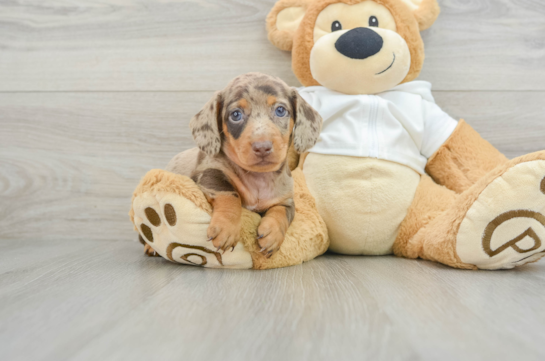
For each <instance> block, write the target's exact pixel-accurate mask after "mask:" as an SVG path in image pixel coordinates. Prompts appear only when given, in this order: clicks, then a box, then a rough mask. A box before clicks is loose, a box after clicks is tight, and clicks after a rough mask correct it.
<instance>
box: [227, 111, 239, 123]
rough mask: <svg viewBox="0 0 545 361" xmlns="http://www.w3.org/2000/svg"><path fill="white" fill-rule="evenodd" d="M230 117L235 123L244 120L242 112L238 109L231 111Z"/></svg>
mask: <svg viewBox="0 0 545 361" xmlns="http://www.w3.org/2000/svg"><path fill="white" fill-rule="evenodd" d="M229 118H230V119H231V121H233V122H235V123H236V122H240V121H241V120H242V112H241V111H240V110H238V109H237V110H235V111H234V112H232V113H231V116H230V117H229Z"/></svg>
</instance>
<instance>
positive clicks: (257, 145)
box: [252, 141, 273, 157]
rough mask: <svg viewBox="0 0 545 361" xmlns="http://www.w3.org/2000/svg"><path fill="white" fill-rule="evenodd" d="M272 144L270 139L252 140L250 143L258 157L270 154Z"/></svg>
mask: <svg viewBox="0 0 545 361" xmlns="http://www.w3.org/2000/svg"><path fill="white" fill-rule="evenodd" d="M272 147H273V144H272V142H270V141H267V142H254V143H252V150H253V151H254V153H255V154H256V155H258V156H260V157H264V156H266V155H269V154H271V152H272Z"/></svg>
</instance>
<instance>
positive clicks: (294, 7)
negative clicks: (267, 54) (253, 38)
mask: <svg viewBox="0 0 545 361" xmlns="http://www.w3.org/2000/svg"><path fill="white" fill-rule="evenodd" d="M309 1H310V0H280V1H278V2H277V3H276V5H274V7H273V9H272V10H271V12H270V13H269V15H268V16H267V32H268V33H269V40H270V42H271V43H273V45H274V46H276V47H277V48H279V49H281V50H286V51H289V50H291V49H292V47H293V37H294V36H295V32H296V31H297V28H299V24H301V21H302V20H303V17H304V16H305V12H306V10H307V4H308V3H309Z"/></svg>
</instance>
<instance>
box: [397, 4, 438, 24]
mask: <svg viewBox="0 0 545 361" xmlns="http://www.w3.org/2000/svg"><path fill="white" fill-rule="evenodd" d="M401 1H402V2H404V3H405V4H407V5H408V6H409V7H410V8H411V10H412V11H413V14H414V17H415V18H416V21H418V25H419V27H420V31H422V30H426V29H427V28H429V27H430V26H432V25H433V23H434V22H435V20H437V17H438V16H439V12H440V11H441V9H440V8H439V4H437V0H401Z"/></svg>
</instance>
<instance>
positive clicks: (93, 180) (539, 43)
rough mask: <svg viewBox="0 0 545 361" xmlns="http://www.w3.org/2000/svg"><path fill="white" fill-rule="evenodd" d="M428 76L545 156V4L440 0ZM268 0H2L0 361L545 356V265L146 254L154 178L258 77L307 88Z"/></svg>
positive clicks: (482, 126)
mask: <svg viewBox="0 0 545 361" xmlns="http://www.w3.org/2000/svg"><path fill="white" fill-rule="evenodd" d="M439 2H440V4H441V6H442V10H443V12H442V15H441V16H440V18H439V20H438V22H437V23H436V25H435V26H434V27H432V28H431V29H429V30H427V31H425V32H424V33H423V37H424V41H425V43H426V54H427V60H426V63H425V67H424V71H423V73H422V75H421V77H420V79H423V80H429V81H431V82H432V83H433V85H434V94H435V97H436V100H437V103H438V104H439V105H440V106H441V107H442V108H443V109H444V110H446V111H447V112H449V113H450V114H451V115H452V116H454V117H458V118H465V119H466V120H467V121H468V122H469V123H470V124H471V125H472V126H474V127H475V128H476V129H477V130H478V131H479V132H480V133H481V134H482V135H483V136H484V137H485V138H487V139H488V140H489V141H490V142H491V143H492V144H494V145H495V146H496V147H498V148H499V149H500V150H502V151H503V152H504V153H505V154H506V155H508V156H509V157H515V156H518V155H522V154H525V153H529V152H533V151H537V150H541V149H544V148H545V2H544V1H541V0H471V1H468V0H439ZM273 4H274V0H102V1H91V0H78V1H76V0H74V1H59V0H30V1H21V0H11V1H10V0H0V251H1V252H0V359H1V360H8V361H11V360H25V361H27V360H51V361H57V360H68V359H70V360H129V359H131V360H150V359H157V360H181V359H190V360H313V361H314V360H362V359H363V360H367V359H368V360H460V359H463V360H544V359H545V348H544V347H543V345H544V341H545V261H542V262H541V263H537V264H532V265H528V266H526V267H522V268H520V269H516V270H513V271H501V272H469V271H458V270H453V269H448V268H446V267H443V266H441V265H437V264H433V263H431V262H425V261H412V260H403V259H396V258H393V257H378V258H372V257H343V256H335V255H326V256H323V257H320V258H318V259H316V260H314V261H312V262H309V263H307V264H305V265H302V266H297V267H291V268H286V269H280V270H272V271H261V272H257V271H215V270H203V269H199V268H191V267H186V266H180V265H174V264H170V263H168V262H167V261H164V260H162V259H151V258H145V257H143V255H142V254H141V253H142V249H141V246H140V245H139V244H137V243H136V242H135V238H136V237H135V233H134V232H133V230H132V225H131V224H130V221H129V219H128V216H127V213H128V209H129V205H130V197H131V193H132V190H133V189H134V188H135V186H136V185H137V183H138V181H139V179H140V177H141V176H143V175H144V173H145V172H146V171H148V170H149V169H152V168H161V167H164V166H165V165H166V163H167V162H168V160H169V159H170V158H171V157H172V156H173V155H175V154H176V153H178V152H179V151H182V150H185V149H188V148H189V147H192V146H193V142H192V140H191V136H190V133H189V131H188V123H189V119H190V117H191V116H192V115H193V114H195V113H196V112H197V111H198V110H199V109H200V107H201V106H202V105H203V104H204V103H205V102H206V101H207V100H208V99H209V97H210V96H211V95H212V93H213V92H214V91H215V90H218V89H221V88H223V86H224V85H225V84H226V83H227V82H228V80H229V79H231V78H233V77H234V76H236V75H239V74H241V73H245V72H249V71H262V72H266V73H269V74H273V75H278V76H280V77H282V78H283V79H285V80H286V81H288V83H290V84H291V85H294V86H296V85H299V84H298V82H297V80H296V79H295V77H294V75H293V74H292V72H291V64H290V55H289V54H287V53H283V52H281V51H279V50H277V49H275V48H274V47H273V46H272V45H270V44H269V43H268V41H267V40H266V33H265V30H264V19H265V16H266V15H267V12H268V11H269V10H270V8H271V7H272V5H273Z"/></svg>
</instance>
